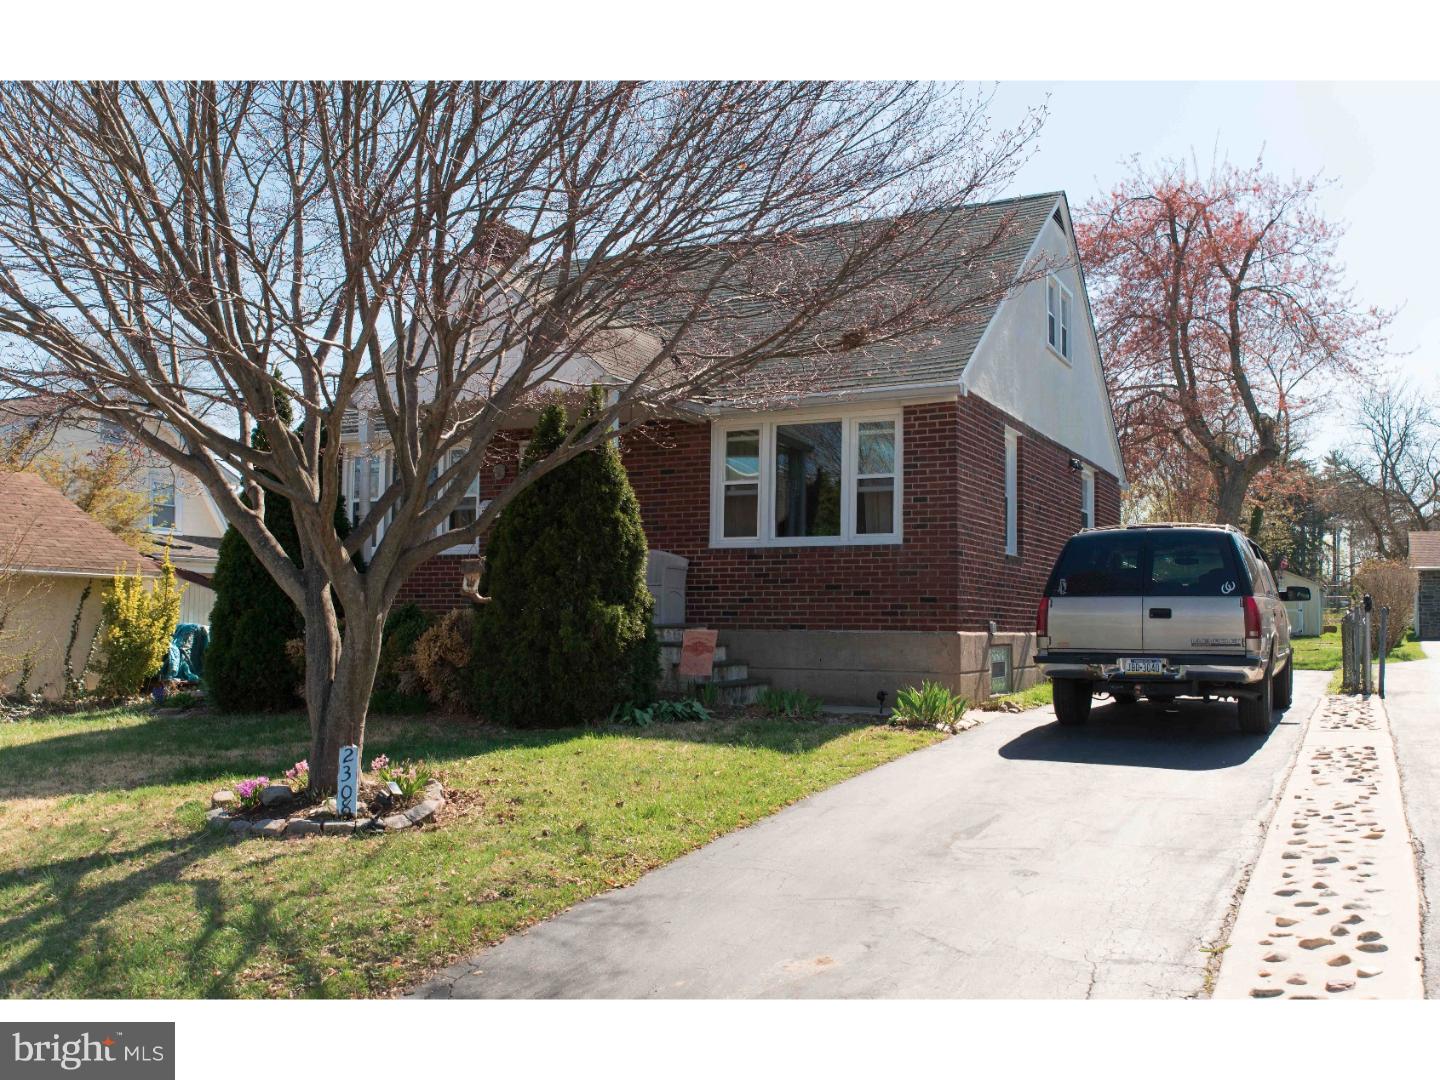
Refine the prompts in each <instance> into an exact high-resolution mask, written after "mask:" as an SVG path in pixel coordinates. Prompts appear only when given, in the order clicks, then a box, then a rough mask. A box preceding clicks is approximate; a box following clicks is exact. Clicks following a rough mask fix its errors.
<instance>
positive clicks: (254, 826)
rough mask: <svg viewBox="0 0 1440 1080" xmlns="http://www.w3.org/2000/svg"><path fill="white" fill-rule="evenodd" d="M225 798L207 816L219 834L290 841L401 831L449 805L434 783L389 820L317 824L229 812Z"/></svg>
mask: <svg viewBox="0 0 1440 1080" xmlns="http://www.w3.org/2000/svg"><path fill="white" fill-rule="evenodd" d="M222 795H230V796H231V798H230V800H229V801H228V803H229V804H230V805H233V799H234V796H233V795H232V794H231V793H230V792H218V791H217V792H216V793H215V796H214V797H213V798H212V799H211V802H212V803H215V804H216V805H214V806H213V807H212V809H211V810H210V811H209V812H207V813H206V815H205V825H206V827H207V828H209V829H213V830H215V831H216V832H222V831H223V832H228V833H230V834H231V835H232V836H233V837H235V838H236V839H237V840H240V839H245V838H248V837H252V836H259V837H264V838H267V839H270V840H281V839H289V838H291V837H298V836H322V835H323V836H351V835H353V834H354V833H357V832H360V833H364V832H399V831H400V830H401V829H408V828H410V827H411V826H412V825H423V824H425V823H426V822H427V821H431V820H433V819H434V817H435V814H436V812H437V811H438V810H439V809H440V808H441V807H442V806H444V805H445V787H444V785H443V784H441V783H440V781H439V780H432V781H430V783H429V784H428V785H427V786H426V788H425V798H423V799H422V800H420V802H418V803H416V804H415V805H414V806H412V807H411V808H410V809H409V810H404V811H402V812H400V813H398V814H387V815H386V816H385V817H372V818H356V819H355V820H354V821H345V820H338V821H316V820H314V819H313V818H293V819H292V818H254V819H251V818H246V817H241V816H240V815H239V814H238V813H236V812H235V811H233V810H229V809H226V805H227V800H225V799H223V798H221V796H222Z"/></svg>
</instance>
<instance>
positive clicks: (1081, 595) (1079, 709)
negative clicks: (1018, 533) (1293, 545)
mask: <svg viewBox="0 0 1440 1080" xmlns="http://www.w3.org/2000/svg"><path fill="white" fill-rule="evenodd" d="M1309 598H1310V590H1309V589H1302V588H1291V589H1288V590H1286V591H1285V592H1283V593H1282V592H1281V591H1280V590H1278V589H1277V588H1276V587H1275V578H1274V576H1273V575H1272V574H1271V573H1270V568H1269V567H1268V566H1267V565H1266V563H1265V556H1264V553H1263V552H1261V550H1260V549H1259V548H1258V547H1256V546H1255V544H1254V542H1253V541H1251V540H1250V539H1249V538H1248V537H1246V536H1245V534H1244V533H1242V532H1240V531H1239V530H1238V529H1235V528H1232V527H1230V526H1228V525H1226V526H1221V525H1171V524H1166V525H1131V526H1119V527H1115V528H1108V529H1087V530H1085V531H1084V532H1081V533H1077V534H1076V535H1075V536H1072V537H1071V538H1070V540H1069V541H1068V542H1067V543H1066V544H1065V549H1064V550H1063V551H1061V553H1060V558H1059V559H1058V560H1057V561H1056V563H1055V569H1054V571H1052V572H1051V574H1050V581H1049V582H1048V583H1047V584H1046V586H1045V597H1044V599H1043V600H1041V601H1040V610H1039V612H1038V614H1037V616H1036V621H1035V633H1036V636H1037V637H1038V639H1039V640H1038V644H1037V648H1038V652H1039V655H1038V656H1037V660H1038V662H1039V664H1040V666H1041V668H1042V669H1043V670H1044V672H1045V674H1047V675H1048V676H1049V677H1050V679H1051V680H1052V681H1053V682H1054V684H1055V715H1056V716H1057V717H1058V718H1059V720H1060V723H1062V724H1083V723H1084V722H1085V720H1086V718H1087V717H1088V716H1089V715H1090V703H1091V700H1092V699H1093V696H1094V695H1095V694H1097V693H1105V694H1109V695H1110V696H1111V697H1112V698H1114V699H1115V701H1117V702H1121V703H1130V704H1133V703H1134V702H1135V701H1136V700H1137V699H1138V698H1140V697H1141V696H1142V695H1143V696H1144V697H1146V698H1149V699H1150V700H1151V701H1170V700H1173V699H1174V698H1176V697H1179V696H1181V695H1189V696H1195V697H1204V698H1212V697H1219V698H1235V699H1237V700H1238V702H1239V711H1240V727H1241V730H1243V731H1246V732H1250V733H1253V734H1257V735H1263V734H1265V733H1266V732H1268V731H1269V730H1270V728H1271V726H1272V724H1273V723H1274V710H1275V709H1277V708H1279V709H1284V708H1286V707H1288V706H1289V704H1290V696H1291V689H1292V683H1293V673H1292V671H1291V664H1290V619H1289V616H1288V615H1287V614H1286V612H1285V605H1284V601H1286V600H1308V599H1309Z"/></svg>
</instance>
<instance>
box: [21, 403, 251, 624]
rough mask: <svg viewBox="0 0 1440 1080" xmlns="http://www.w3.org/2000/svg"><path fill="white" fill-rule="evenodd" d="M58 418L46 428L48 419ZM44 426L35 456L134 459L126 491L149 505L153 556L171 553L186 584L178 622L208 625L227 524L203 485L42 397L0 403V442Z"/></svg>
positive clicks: (111, 428)
mask: <svg viewBox="0 0 1440 1080" xmlns="http://www.w3.org/2000/svg"><path fill="white" fill-rule="evenodd" d="M57 415H58V416H59V418H58V419H54V420H53V421H51V422H49V423H48V424H47V423H46V419H47V416H57ZM37 422H38V423H40V424H42V425H45V427H44V446H43V450H41V451H40V453H39V456H42V457H47V458H51V459H61V458H68V459H75V458H80V457H83V456H84V455H86V454H91V453H95V452H97V451H104V450H107V449H117V448H118V449H122V450H124V451H125V452H126V453H127V454H133V455H134V456H135V465H134V468H132V469H131V470H130V486H131V487H132V489H133V490H134V491H136V492H137V493H139V494H141V495H145V496H147V497H148V498H149V499H150V500H151V509H150V518H149V521H148V522H147V528H148V531H149V533H150V535H151V538H152V539H153V540H154V542H155V545H156V548H157V553H158V549H160V548H169V551H170V561H171V563H172V564H173V565H174V567H175V574H176V576H177V577H179V578H180V579H181V580H182V581H183V582H184V583H185V584H186V586H187V587H186V589H185V596H184V599H183V600H182V602H181V609H180V621H181V622H182V623H199V624H202V625H208V624H209V622H210V609H211V608H212V607H213V606H214V604H215V593H214V591H213V590H212V589H211V588H210V585H211V580H212V578H213V576H214V574H215V562H216V560H217V559H218V558H219V555H220V538H221V537H222V536H224V535H225V519H224V517H223V516H222V515H221V513H220V509H219V507H217V506H216V505H215V500H214V499H213V498H211V496H210V493H209V492H208V491H207V490H206V489H205V487H204V486H203V485H201V484H200V483H198V482H197V481H196V480H194V479H193V478H192V477H189V476H186V475H185V474H183V473H180V472H179V471H178V470H176V469H175V468H174V467H173V466H172V465H170V464H169V463H168V462H166V461H164V460H162V459H161V458H159V457H158V456H156V455H154V454H151V453H149V452H147V451H146V450H145V449H144V448H143V447H141V446H139V445H138V444H137V443H136V442H135V440H134V439H132V438H131V437H130V436H129V435H128V434H126V433H125V432H124V431H123V430H122V429H121V428H120V427H119V426H118V425H116V424H114V423H112V422H110V421H106V420H100V419H97V418H95V417H91V416H85V415H81V414H71V413H65V414H63V415H61V414H57V412H56V406H55V405H54V404H53V402H51V401H50V400H49V399H47V398H44V397H39V396H36V397H26V398H12V399H10V400H8V401H0V436H4V435H6V434H7V433H11V434H13V433H15V432H18V431H22V430H24V429H25V428H26V427H27V426H29V425H34V424H36V423H37Z"/></svg>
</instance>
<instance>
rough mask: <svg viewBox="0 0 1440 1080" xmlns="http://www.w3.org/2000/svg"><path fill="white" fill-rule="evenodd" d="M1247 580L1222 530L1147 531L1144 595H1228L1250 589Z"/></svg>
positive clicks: (1230, 541)
mask: <svg viewBox="0 0 1440 1080" xmlns="http://www.w3.org/2000/svg"><path fill="white" fill-rule="evenodd" d="M1248 585H1249V579H1248V578H1247V577H1246V576H1245V575H1244V572H1243V571H1242V570H1241V569H1240V564H1239V560H1238V559H1237V558H1236V557H1235V544H1234V541H1232V540H1231V539H1230V537H1229V536H1228V535H1226V534H1225V533H1214V532H1154V533H1151V534H1150V572H1149V573H1148V574H1147V575H1146V580H1145V595H1147V596H1231V595H1244V594H1245V593H1247V592H1249V591H1250V590H1249V588H1248Z"/></svg>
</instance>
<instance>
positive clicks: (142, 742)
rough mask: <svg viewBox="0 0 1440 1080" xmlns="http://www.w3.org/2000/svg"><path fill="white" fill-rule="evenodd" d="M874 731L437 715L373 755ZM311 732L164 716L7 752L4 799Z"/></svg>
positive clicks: (729, 722)
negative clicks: (580, 723) (503, 722)
mask: <svg viewBox="0 0 1440 1080" xmlns="http://www.w3.org/2000/svg"><path fill="white" fill-rule="evenodd" d="M865 726H867V725H866V724H865V723H836V722H834V721H833V720H769V719H764V718H749V717H745V718H739V719H723V718H717V719H713V720H709V721H704V722H698V723H681V724H654V725H651V726H649V727H571V728H549V729H535V730H530V729H517V728H506V727H500V726H498V725H493V724H485V723H480V722H477V721H473V720H465V719H456V718H448V717H437V716H417V717H393V716H383V717H375V718H373V719H371V720H370V721H369V724H368V729H367V734H366V755H367V757H368V756H369V755H370V754H372V753H382V752H383V753H385V754H387V755H389V756H390V757H391V758H394V759H398V758H402V757H404V758H423V759H425V760H426V761H427V762H429V763H431V764H432V765H436V766H440V767H443V766H444V764H445V763H446V762H447V761H455V760H459V759H464V758H473V757H479V756H482V755H485V754H490V753H496V752H499V751H504V750H514V749H543V748H545V747H547V746H553V745H555V744H558V743H566V742H572V741H576V740H582V739H587V738H607V737H609V738H630V739H647V740H656V741H663V742H692V743H704V744H712V745H717V746H741V747H746V748H750V749H760V750H771V751H776V752H779V753H786V754H801V753H810V752H812V751H814V750H816V749H818V748H819V747H821V746H823V745H824V744H825V743H827V742H830V741H832V740H834V739H838V738H841V737H843V736H845V735H848V734H849V733H850V732H852V731H855V730H857V729H858V728H860V727H865ZM309 738H310V733H309V727H308V725H307V722H306V720H305V717H304V716H301V715H298V714H260V715H245V716H218V715H214V714H209V713H204V714H197V715H194V716H189V717H187V716H184V715H182V716H163V715H156V716H152V717H151V718H149V719H147V720H146V721H145V722H143V723H140V724H132V725H129V726H126V727H122V728H114V727H99V726H97V727H95V728H94V729H89V730H81V731H74V730H71V731H68V732H66V733H65V734H61V735H55V736H53V737H50V738H45V739H39V740H36V741H34V742H28V743H20V744H16V745H11V746H4V747H0V799H15V798H51V797H54V796H59V795H69V794H85V793H92V792H101V791H128V790H133V789H135V788H140V787H150V786H155V785H165V784H177V785H179V784H204V783H211V782H214V783H218V782H221V781H222V780H224V779H226V778H230V777H234V776H237V775H238V776H246V775H250V776H254V775H264V776H276V775H278V774H279V772H280V771H281V770H283V769H285V768H288V767H289V766H290V764H291V763H292V762H294V761H295V760H297V759H299V758H302V757H304V756H305V755H306V752H307V750H308V746H309Z"/></svg>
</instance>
